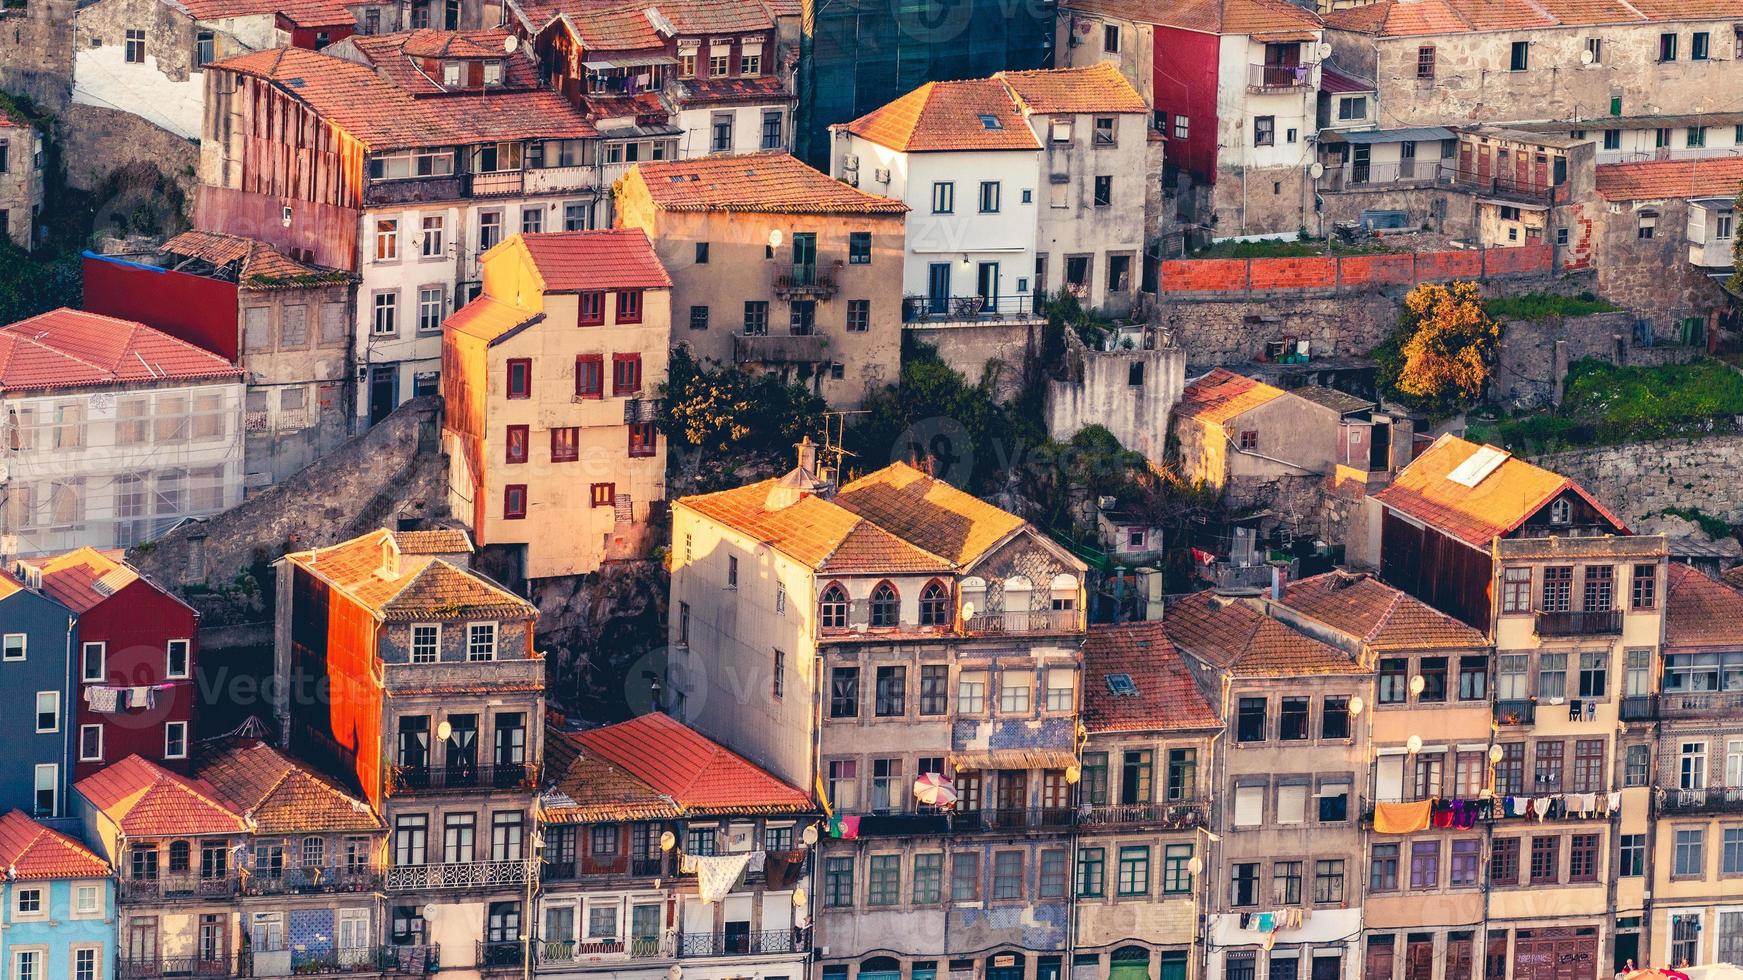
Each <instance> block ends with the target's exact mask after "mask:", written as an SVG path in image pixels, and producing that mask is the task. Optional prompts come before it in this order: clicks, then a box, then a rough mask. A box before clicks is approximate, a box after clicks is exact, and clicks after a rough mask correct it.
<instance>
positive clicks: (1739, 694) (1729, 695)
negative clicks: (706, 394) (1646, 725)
mask: <svg viewBox="0 0 1743 980" xmlns="http://www.w3.org/2000/svg"><path fill="white" fill-rule="evenodd" d="M1658 714H1659V717H1661V718H1665V719H1670V718H1734V717H1737V716H1738V715H1743V691H1665V692H1664V693H1662V694H1660V695H1658Z"/></svg>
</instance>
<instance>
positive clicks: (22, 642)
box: [0, 570, 78, 817]
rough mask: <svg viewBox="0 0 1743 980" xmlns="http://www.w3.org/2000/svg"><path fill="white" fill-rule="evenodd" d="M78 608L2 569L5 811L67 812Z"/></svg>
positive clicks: (0, 803)
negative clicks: (31, 586) (74, 610)
mask: <svg viewBox="0 0 1743 980" xmlns="http://www.w3.org/2000/svg"><path fill="white" fill-rule="evenodd" d="M77 629H78V627H77V618H76V617H75V616H74V615H73V612H72V610H70V609H68V608H67V607H66V606H63V605H61V604H60V603H59V602H56V601H55V600H53V599H51V598H49V597H48V596H46V595H44V594H43V593H42V592H40V591H38V590H36V589H32V588H29V587H27V586H26V585H25V583H24V582H22V581H20V580H19V579H17V578H15V577H13V576H12V575H11V574H9V573H7V572H5V571H3V570H0V745H3V746H5V750H6V756H7V764H6V765H5V766H0V811H3V810H9V809H18V810H23V811H24V812H25V813H26V814H31V815H34V816H38V817H59V816H64V815H65V814H66V813H67V787H68V785H69V780H70V779H71V777H72V758H71V752H72V745H73V741H74V738H73V731H74V725H73V722H72V719H73V710H72V709H73V705H72V704H70V703H69V698H71V696H72V694H71V690H72V688H71V682H72V676H71V668H70V664H71V656H70V652H71V651H72V650H73V649H74V645H75V643H76V642H77V640H78V637H77V635H76V634H77Z"/></svg>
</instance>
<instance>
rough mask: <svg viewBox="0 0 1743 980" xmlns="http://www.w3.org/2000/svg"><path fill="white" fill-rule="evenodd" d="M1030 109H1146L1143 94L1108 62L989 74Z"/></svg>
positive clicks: (1085, 110)
mask: <svg viewBox="0 0 1743 980" xmlns="http://www.w3.org/2000/svg"><path fill="white" fill-rule="evenodd" d="M993 77H994V78H997V79H999V80H1000V81H1002V82H1004V83H1005V85H1006V86H1007V87H1009V88H1010V90H1011V91H1012V92H1014V93H1016V96H1017V100H1018V102H1019V103H1020V104H1021V105H1022V106H1024V107H1025V108H1027V109H1029V110H1030V111H1031V112H1041V113H1054V112H1058V113H1067V112H1070V113H1077V112H1148V111H1149V107H1147V106H1146V105H1144V97H1143V96H1141V95H1139V94H1138V90H1137V89H1135V88H1133V87H1132V83H1131V82H1130V81H1127V80H1126V76H1124V75H1122V74H1120V69H1119V67H1118V66H1117V65H1115V64H1114V63H1113V62H1111V61H1098V62H1096V63H1095V64H1093V65H1089V66H1087V67H1082V68H1053V69H1047V70H1043V71H1002V72H999V73H998V74H997V75H994V76H993Z"/></svg>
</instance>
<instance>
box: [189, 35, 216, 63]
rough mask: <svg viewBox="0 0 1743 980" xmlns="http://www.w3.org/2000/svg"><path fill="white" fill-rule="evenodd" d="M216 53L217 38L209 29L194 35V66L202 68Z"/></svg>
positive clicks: (210, 61) (211, 60) (212, 59)
mask: <svg viewBox="0 0 1743 980" xmlns="http://www.w3.org/2000/svg"><path fill="white" fill-rule="evenodd" d="M217 53H218V46H217V38H216V36H214V35H213V34H212V32H211V31H200V32H199V33H197V34H195V35H194V67H195V68H204V67H206V66H207V65H209V64H211V63H212V62H213V61H214V60H215V58H214V56H215V55H216V54H217Z"/></svg>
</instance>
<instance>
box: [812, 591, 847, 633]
mask: <svg viewBox="0 0 1743 980" xmlns="http://www.w3.org/2000/svg"><path fill="white" fill-rule="evenodd" d="M817 618H818V619H820V620H821V621H822V624H823V628H824V629H826V630H844V629H847V590H846V589H844V588H842V587H841V585H840V584H839V583H837V584H833V585H831V586H829V588H827V589H824V590H823V598H822V599H820V600H818V602H817Z"/></svg>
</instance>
